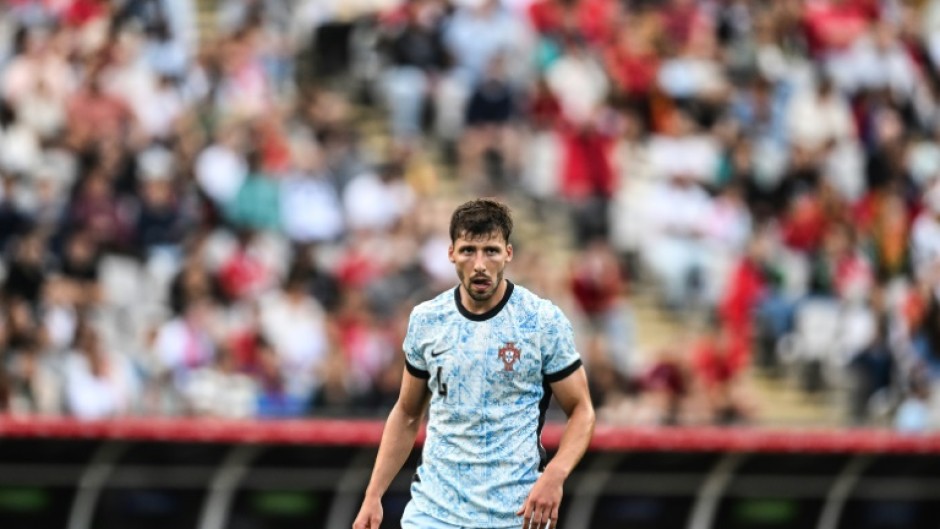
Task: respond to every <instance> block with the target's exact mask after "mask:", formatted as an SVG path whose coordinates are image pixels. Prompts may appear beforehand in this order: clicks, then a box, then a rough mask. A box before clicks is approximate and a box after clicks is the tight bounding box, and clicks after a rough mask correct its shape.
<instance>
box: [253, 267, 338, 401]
mask: <svg viewBox="0 0 940 529" xmlns="http://www.w3.org/2000/svg"><path fill="white" fill-rule="evenodd" d="M309 288H310V286H309V284H308V283H307V281H306V278H305V277H304V276H303V275H301V274H297V273H295V274H292V275H290V276H288V277H287V279H286V280H285V281H284V284H283V286H282V288H281V290H280V291H278V292H272V293H270V294H268V295H267V296H265V297H263V298H262V299H261V302H260V323H261V329H262V333H263V335H264V337H265V338H266V340H267V342H268V343H270V344H271V346H272V347H273V349H274V351H275V352H276V354H277V363H278V365H280V366H281V369H282V370H283V381H284V391H285V392H286V393H287V395H289V396H290V397H292V398H294V399H298V400H300V401H301V402H306V401H308V400H309V399H310V396H311V394H312V392H313V391H314V389H315V388H316V387H317V386H318V385H319V383H320V382H319V380H317V372H318V370H319V368H320V365H321V364H322V363H323V362H324V359H325V357H326V356H327V354H328V351H329V341H328V336H327V330H326V317H325V314H324V312H323V307H321V306H320V304H319V303H317V301H316V300H315V299H313V298H312V297H311V296H310V293H309Z"/></svg>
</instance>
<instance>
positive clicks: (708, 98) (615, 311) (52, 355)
mask: <svg viewBox="0 0 940 529" xmlns="http://www.w3.org/2000/svg"><path fill="white" fill-rule="evenodd" d="M60 4H61V5H60ZM196 4H197V3H196V2H193V1H192V0H164V1H160V2H118V3H108V2H101V1H98V0H88V1H78V2H64V3H62V2H59V3H55V2H53V3H49V2H17V3H14V4H10V5H6V4H5V5H3V6H0V12H2V15H0V65H2V69H0V284H2V296H0V315H2V316H3V317H2V318H0V319H2V320H3V322H2V332H0V344H2V345H0V358H2V369H0V386H2V387H0V406H2V407H3V408H4V409H6V410H12V411H15V412H17V413H47V412H48V413H56V412H63V413H81V414H83V415H86V416H112V415H117V414H123V413H129V412H136V411H140V412H141V413H147V414H163V413H167V414H181V413H199V414H209V415H220V414H227V413H232V414H235V415H239V416H246V415H251V414H254V415H258V416H277V417H284V416H298V415H304V414H353V413H356V414H358V413H370V412H374V411H375V410H377V409H379V408H380V407H383V406H384V407H387V406H389V405H390V402H391V401H392V400H393V398H394V397H393V396H394V393H395V388H396V385H397V384H398V383H399V377H400V372H401V358H400V355H398V354H397V353H396V352H397V351H399V348H400V339H401V333H402V332H403V327H404V325H405V322H404V321H403V320H402V317H401V315H402V314H407V309H408V307H409V306H411V305H412V304H414V303H416V302H419V301H421V300H422V299H426V298H427V297H430V296H431V295H433V294H434V293H435V292H437V291H439V290H442V289H445V288H450V287H451V286H452V284H451V279H449V278H450V277H452V270H450V266H451V264H450V263H448V262H447V261H446V260H442V259H440V258H439V256H440V255H443V253H444V252H442V251H441V248H444V247H446V246H447V245H448V244H449V238H448V236H447V234H446V233H445V232H443V231H441V226H442V224H441V220H440V218H439V213H438V212H437V210H438V209H441V208H442V209H444V210H447V209H448V208H447V207H443V206H446V202H447V201H448V200H451V199H455V198H457V197H456V196H455V195H458V194H461V193H466V192H472V193H477V194H481V193H482V194H491V193H497V194H499V195H501V196H503V197H504V198H505V199H506V200H507V201H509V202H511V203H512V204H513V207H514V208H516V209H518V210H519V213H520V214H519V218H520V219H521V220H520V229H519V230H518V232H519V233H518V238H517V240H516V241H515V242H514V244H517V245H533V246H537V247H538V251H537V252H535V251H530V252H524V253H525V254H526V256H525V257H524V258H523V259H524V260H525V263H524V264H526V266H525V267H522V269H517V272H516V273H522V274H527V275H531V276H532V278H531V279H532V281H528V282H527V283H531V284H532V285H535V286H537V287H538V288H539V289H548V290H557V291H558V292H556V296H552V297H553V298H555V299H559V300H561V303H562V305H563V306H564V308H565V309H566V310H568V309H570V310H573V311H575V312H576V315H580V316H583V318H581V319H580V322H581V323H580V324H583V326H584V329H583V332H582V333H581V334H579V335H583V336H584V340H585V348H586V350H590V351H591V357H592V358H593V359H594V361H593V365H591V366H589V375H590V376H591V379H592V382H593V383H594V386H593V388H592V389H593V391H594V393H595V395H594V396H595V397H596V398H597V401H598V403H603V406H602V408H599V409H603V410H604V412H603V414H602V417H604V418H605V420H609V421H614V422H625V423H629V422H641V423H675V422H682V423H689V422H693V423H694V422H698V421H703V420H705V421H708V422H718V423H728V422H731V423H733V422H736V421H739V420H741V419H744V418H749V417H751V416H752V414H751V413H750V410H751V409H752V408H753V407H756V406H759V405H760V403H752V402H749V401H748V396H746V395H742V393H741V391H742V388H746V386H747V384H748V382H749V381H750V380H751V379H752V378H753V377H754V376H761V374H763V373H765V372H768V371H766V370H770V369H772V371H769V372H770V373H774V374H777V375H786V374H790V373H793V372H797V373H803V374H802V376H803V380H802V382H804V384H803V385H804V386H805V387H807V388H809V387H820V388H822V387H829V388H830V390H833V391H843V394H842V395H841V396H842V397H849V396H850V395H847V394H845V392H846V391H847V390H848V389H849V385H848V384H845V382H846V378H845V377H847V376H849V377H851V376H853V373H860V372H866V373H867V372H869V371H873V372H874V371H878V372H879V373H882V371H880V370H879V369H880V368H879V369H874V370H868V369H867V368H864V366H868V367H871V365H874V364H877V366H880V367H883V363H884V362H887V360H886V358H887V357H884V356H883V355H882V354H881V353H883V352H884V351H882V349H885V348H886V349H889V350H890V351H891V352H892V356H891V358H892V360H891V362H893V365H894V368H893V371H894V375H893V377H894V378H891V381H890V387H891V388H892V391H895V392H897V395H896V396H897V398H899V399H906V400H903V402H904V404H903V405H902V407H901V408H900V409H899V410H898V413H897V414H896V415H895V417H894V420H895V421H896V422H897V423H899V424H900V423H903V424H907V425H909V426H903V427H905V428H908V429H918V428H921V426H922V425H923V424H924V420H922V418H920V416H919V415H918V413H920V412H919V411H918V410H922V411H923V409H922V408H923V407H926V408H928V409H927V411H929V412H930V413H932V411H931V410H932V408H933V407H936V406H934V405H933V404H932V403H930V402H932V401H930V400H927V399H933V400H936V397H937V395H940V393H938V392H937V391H934V390H932V389H931V388H928V387H927V385H926V384H919V383H915V382H914V378H915V375H914V374H913V373H914V371H915V370H916V369H918V368H917V367H916V366H918V365H920V364H924V365H926V366H928V373H929V372H930V371H929V366H930V365H931V363H937V362H934V360H935V359H934V358H933V357H935V356H937V355H935V354H934V351H933V350H934V349H938V350H940V345H937V344H934V343H933V342H937V341H938V340H935V339H934V338H933V335H935V334H937V332H936V329H935V327H937V322H936V317H935V316H936V314H935V313H936V312H937V309H936V301H934V300H935V299H936V295H935V294H936V293H937V292H940V288H938V286H940V265H938V259H940V223H938V215H937V213H938V212H940V190H938V187H937V179H938V176H940V148H938V147H937V141H936V140H937V139H938V137H940V136H938V130H940V128H938V127H937V123H938V122H940V121H938V116H940V90H938V89H937V86H938V83H937V79H938V76H937V72H938V68H937V66H938V64H940V60H938V57H940V52H938V50H940V45H938V42H940V40H938V39H937V37H936V33H937V32H936V31H934V30H935V29H936V28H937V25H938V21H940V8H938V5H940V4H938V2H936V1H933V0H930V1H925V2H913V3H905V2H901V3H899V2H875V1H872V0H813V1H787V2H783V1H781V2H744V1H741V2H738V1H735V2H730V1H729V2H723V1H722V2H701V1H696V0H667V1H659V2H648V1H637V2H621V1H616V0H580V1H577V2H571V1H567V0H535V1H530V0H467V1H460V2H447V1H442V0H406V1H404V2H384V3H381V4H383V5H385V6H388V9H387V10H386V9H385V7H378V4H380V3H376V2H365V3H354V4H355V5H353V4H349V5H347V3H343V2H339V3H336V2H333V3H323V2H317V1H305V2H299V3H297V2H286V1H282V0H273V1H267V0H266V1H264V2H261V1H257V0H236V1H232V2H223V3H220V4H219V6H217V9H216V11H215V13H214V15H215V17H216V19H217V22H218V24H217V25H216V26H217V27H210V28H209V29H210V31H205V32H201V31H200V29H206V28H200V27H198V26H200V25H201V24H199V25H197V24H196V8H197V7H198V6H197V5H196ZM333 4H335V5H333ZM340 4H342V5H340ZM366 5H368V6H369V7H364V6H366ZM210 19H211V17H210ZM311 48H312V49H311ZM347 63H348V64H347ZM364 81H365V82H370V81H375V82H373V83H372V86H375V88H374V90H376V93H372V92H371V91H370V89H369V88H366V89H365V90H364V89H363V85H362V83H363V82H364ZM374 96H379V97H378V98H376V97H374ZM376 102H379V103H380V105H379V106H374V107H373V106H372V105H373V104H374V103H376ZM455 183H456V184H457V186H456V187H455V186H454V184H455ZM529 220H533V221H537V222H532V223H531V224H530V223H529V222H528V221H529ZM445 224H446V222H445ZM522 224H526V226H525V227H523V226H522ZM558 246H561V247H560V248H559V247H558ZM559 258H561V259H562V260H563V261H564V262H570V263H572V266H571V268H570V269H568V268H566V267H562V268H561V269H559V268H558V267H552V266H548V264H549V263H552V262H556V261H557V260H558V259H559ZM448 270H450V271H448ZM627 277H629V280H630V297H629V304H628V302H627V299H628V298H627V295H626V288H625V284H626V281H627ZM650 286H653V287H654V289H653V290H652V291H650V290H649V287H650ZM648 292H652V293H653V294H654V295H653V296H652V298H653V299H654V300H655V301H660V302H662V304H663V305H665V306H667V307H669V308H671V309H673V310H672V312H670V313H669V316H667V318H668V319H667V323H669V324H670V325H672V326H675V325H688V324H691V323H692V322H694V321H697V319H701V318H712V317H717V320H716V324H717V325H716V326H715V328H714V329H709V331H708V332H707V333H705V334H706V336H705V337H704V338H703V340H702V341H701V343H697V344H694V345H693V346H687V344H682V343H670V344H668V345H669V346H668V347H666V348H663V349H661V348H660V347H658V346H657V347H654V348H653V350H652V351H647V350H646V347H645V345H646V344H645V343H643V342H644V341H645V339H646V336H645V334H644V335H643V338H644V340H640V339H639V338H638V337H633V336H632V334H633V332H632V327H631V321H632V320H631V318H632V316H633V315H632V311H631V308H632V307H634V306H640V305H639V304H640V303H646V302H647V300H648V299H649V297H648V296H647V293H648ZM655 301H654V302H655ZM635 304H636V305H635ZM643 309H644V310H637V317H640V318H643V317H649V315H650V313H649V311H647V310H645V307H644V308H643ZM653 315H654V316H653V317H657V318H658V317H659V315H657V314H655V313H653ZM676 315H681V316H683V318H682V319H679V320H677V318H676V317H675V316H676ZM876 315H877V318H885V319H887V320H888V321H890V322H891V326H890V329H889V332H888V334H887V336H886V337H885V336H881V337H877V338H876V337H875V334H876V333H875V321H876ZM91 316H94V322H95V323H94V327H95V329H96V331H97V332H98V333H99V335H98V336H97V337H96V338H94V340H93V339H91V338H88V337H87V336H86V335H87V331H85V330H84V328H85V327H86V326H89V325H90V324H88V323H86V320H87V319H88V318H89V317H91ZM575 322H576V323H577V322H578V318H575ZM640 324H641V325H642V327H641V328H640V330H641V331H643V332H644V333H645V332H646V330H647V327H646V322H645V321H642V322H640ZM656 328H658V325H651V326H649V329H656ZM669 328H670V329H671V328H672V327H669ZM655 332H671V331H655ZM665 338H666V339H668V340H673V341H675V338H674V337H671V336H666V337H665ZM73 341H74V342H76V343H77V344H78V342H81V343H80V344H78V345H76V350H75V351H73V352H72V353H70V354H69V355H68V358H69V359H65V358H64V357H63V355H66V353H67V351H68V349H69V348H71V347H72V342H73ZM95 341H97V342H96V343H93V342H95ZM938 343H940V342H938ZM116 345H118V347H116ZM661 350H668V351H670V352H668V353H666V352H664V353H662V354H660V353H658V352H657V351H661ZM860 351H864V352H863V353H860ZM102 352H104V353H102ZM752 352H753V354H752ZM105 353H107V354H105ZM112 353H113V354H112ZM778 353H779V354H778ZM875 353H878V354H875ZM856 355H858V356H857V357H856V358H857V362H855V363H850V362H849V360H850V358H852V357H855V356H856ZM879 355H881V356H879ZM111 357H116V359H115V360H112V358H111ZM121 359H123V361H122V360H121ZM752 359H753V361H752ZM873 359H875V360H877V361H875V360H873ZM883 361H884V362H883ZM586 363H587V362H586ZM790 363H795V364H797V365H796V367H797V369H795V370H794V369H791V368H792V367H794V366H791V365H789V364H790ZM124 364H132V365H133V366H134V369H135V375H134V377H133V378H134V379H135V380H137V379H138V378H139V388H138V387H137V385H138V383H134V382H129V383H128V384H127V385H126V387H125V388H124V389H122V386H121V384H123V382H121V383H118V382H115V381H114V380H112V379H110V378H108V377H109V376H110V375H108V373H109V372H111V371H113V370H112V369H111V368H108V367H106V366H108V365H114V366H118V367H116V368H114V369H115V370H116V372H121V371H122V369H123V368H121V367H120V366H121V365H124ZM850 366H851V367H850ZM752 368H756V369H752ZM807 370H810V371H812V370H815V371H816V373H815V375H813V376H807V375H806V373H805V371H807ZM66 372H69V373H71V374H70V375H69V376H65V374H66ZM755 374H756V375H755ZM882 374H883V373H882ZM814 378H815V379H816V382H818V384H816V383H813V384H809V383H808V382H807V380H812V379H814ZM875 378H877V379H878V380H879V381H880V382H878V384H875V385H876V386H879V387H880V386H883V385H884V384H883V383H884V381H885V379H884V377H880V376H879V377H875ZM865 380H868V379H867V378H866V379H865ZM872 380H874V379H872ZM822 382H830V384H823V383H822ZM230 383H231V384H234V385H237V386H239V387H240V388H241V389H240V390H239V391H238V392H237V393H238V395H235V394H234V393H233V394H232V395H222V394H221V393H224V392H221V391H220V390H219V388H223V387H226V385H227V384H230ZM869 386H870V384H868V383H866V384H860V385H856V386H855V388H854V389H856V390H857V391H856V394H855V397H857V404H858V403H860V402H862V401H866V402H869V401H871V399H870V398H869V397H870V395H869V393H870V390H871V387H869ZM73 387H87V388H89V390H88V402H85V401H81V397H82V396H81V395H72V394H71V393H70V391H72V390H71V389H70V388H73ZM126 388H131V389H129V390H128V389H126ZM251 388H254V389H251ZM839 388H841V389H839ZM902 390H903V391H902ZM700 394H701V395H704V397H703V398H698V397H699V395H700ZM56 395H58V396H56ZM202 395H207V396H208V397H206V398H205V399H204V398H203V397H202ZM73 397H74V398H77V399H79V400H78V401H76V402H78V403H77V404H74V405H73V406H74V409H71V408H69V407H68V406H67V405H66V404H68V403H69V401H70V399H71V398H73ZM229 397H233V399H234V400H232V401H228V400H227V399H228V398H229ZM236 397H237V398H236ZM875 400H876V401H877V399H875ZM893 403H894V401H890V402H887V403H883V404H885V406H890V405H892V404H893ZM928 403H930V404H928ZM698 404H704V405H705V406H704V408H705V409H704V410H698V409H697V408H696V405H698ZM880 406H881V405H880V404H879V407H878V409H877V410H876V411H877V413H876V414H874V415H871V414H870V415H869V418H871V417H874V416H875V415H877V418H878V419H880V418H882V417H883V416H884V413H887V412H888V411H889V409H888V408H887V407H880ZM919 406H920V407H919ZM905 410H907V411H905ZM856 412H857V415H858V417H857V419H858V420H860V421H861V420H865V417H863V416H864V414H865V411H864V409H863V407H862V406H861V405H860V404H859V405H858V406H856ZM703 417H704V418H703ZM931 421H933V419H927V423H928V424H930V423H931ZM875 422H877V421H875Z"/></svg>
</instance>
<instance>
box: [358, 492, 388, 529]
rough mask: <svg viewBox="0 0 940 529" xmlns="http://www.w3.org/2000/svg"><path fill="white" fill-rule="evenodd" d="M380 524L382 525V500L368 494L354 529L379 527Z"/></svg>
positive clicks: (374, 528)
mask: <svg viewBox="0 0 940 529" xmlns="http://www.w3.org/2000/svg"><path fill="white" fill-rule="evenodd" d="M380 525H382V500H381V498H369V497H368V496H366V499H365V500H363V501H362V507H361V508H360V509H359V515H358V516H356V521H355V522H353V526H352V529H379V526H380Z"/></svg>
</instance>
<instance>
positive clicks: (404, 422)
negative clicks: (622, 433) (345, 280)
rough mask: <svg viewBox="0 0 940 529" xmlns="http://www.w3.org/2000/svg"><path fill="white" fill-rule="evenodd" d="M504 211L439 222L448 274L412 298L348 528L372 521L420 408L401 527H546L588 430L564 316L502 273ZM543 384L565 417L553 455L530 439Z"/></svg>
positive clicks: (482, 207)
mask: <svg viewBox="0 0 940 529" xmlns="http://www.w3.org/2000/svg"><path fill="white" fill-rule="evenodd" d="M512 225H513V222H512V216H511V215H510V212H509V209H508V208H507V207H506V206H505V205H503V204H501V203H499V202H496V201H493V200H488V199H479V200H473V201H470V202H467V203H465V204H463V205H461V206H459V207H458V208H457V209H456V210H455V211H454V213H453V215H452V217H451V221H450V237H451V245H450V247H449V248H448V256H449V258H450V260H451V262H453V263H454V267H455V268H456V271H457V277H458V279H459V284H458V285H457V287H456V288H454V289H452V290H448V291H446V292H444V293H443V294H441V295H439V296H437V297H436V298H434V299H432V300H430V301H427V302H425V303H422V304H420V305H418V306H417V307H415V309H414V311H413V312H412V314H411V319H410V321H409V324H408V333H407V335H406V337H405V342H404V350H405V359H406V363H405V371H404V374H403V376H402V385H401V392H400V394H399V397H398V402H397V403H396V404H395V406H394V407H393V408H392V411H391V413H390V414H389V417H388V421H387V422H386V425H385V431H384V433H383V434H382V441H381V444H380V446H379V452H378V456H377V458H376V461H375V467H374V469H373V471H372V478H371V479H370V481H369V486H368V488H367V489H366V495H365V499H364V500H363V504H362V508H361V509H360V511H359V515H358V516H357V517H356V521H355V522H354V523H353V529H379V526H380V524H381V523H382V502H381V499H382V495H383V494H384V493H385V491H386V490H387V489H388V486H389V484H390V483H391V481H392V479H393V478H394V477H395V475H396V474H397V473H398V471H399V470H400V469H401V467H402V465H403V464H404V463H405V461H406V459H407V457H408V455H409V453H410V452H411V449H412V447H413V446H414V442H415V438H416V437H417V435H418V430H419V427H420V425H421V422H422V420H423V418H424V413H425V410H429V420H428V427H427V438H426V440H425V445H424V449H423V452H422V462H421V464H420V466H419V467H418V471H417V473H416V475H415V478H414V481H413V483H412V485H411V501H410V502H409V503H408V505H407V507H406V508H405V513H404V515H403V517H402V523H401V526H402V528H403V529H464V528H468V529H469V528H472V529H483V528H503V527H507V528H508V527H513V528H518V527H522V528H524V529H535V528H536V527H539V528H541V527H546V526H548V527H551V528H554V527H555V525H556V523H557V520H558V507H559V504H560V503H561V497H562V486H563V484H564V481H565V479H566V478H567V477H568V475H569V474H570V473H571V471H572V469H573V468H574V466H575V465H576V464H577V463H578V461H579V460H580V459H581V456H582V455H584V451H585V450H586V449H587V446H588V443H589V441H590V439H591V435H592V433H593V431H594V408H593V406H592V405H591V401H590V397H589V396H588V387H587V377H586V376H585V373H584V368H583V367H582V366H581V360H580V357H579V355H578V352H577V351H576V349H575V346H574V339H573V335H572V330H571V324H570V323H569V322H568V320H567V318H565V316H564V315H563V314H562V312H561V311H560V310H559V309H558V307H556V306H555V305H554V304H552V303H551V302H549V301H546V300H544V299H541V298H539V297H537V296H536V295H535V294H533V293H532V292H530V291H528V290H526V289H525V288H523V287H521V286H519V285H514V284H512V283H511V282H510V281H509V280H507V279H505V278H504V277H503V271H504V269H505V267H506V265H507V264H508V263H509V262H510V261H512V254H513V248H512V245H511V244H509V236H510V234H511V232H512ZM552 394H554V395H555V398H556V399H557V401H558V403H559V404H560V405H561V408H562V409H563V410H564V412H565V414H566V415H567V417H568V422H567V425H566V427H565V430H564V433H563V435H562V438H561V443H560V445H559V447H558V451H557V453H556V455H555V456H554V457H553V458H552V460H551V462H549V461H547V458H546V453H545V449H544V448H543V447H542V445H541V442H540V438H539V437H540V433H541V430H542V425H543V424H544V422H545V411H546V409H547V408H548V404H549V400H550V399H551V396H552Z"/></svg>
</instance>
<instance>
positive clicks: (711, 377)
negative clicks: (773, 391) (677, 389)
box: [690, 328, 753, 425]
mask: <svg viewBox="0 0 940 529" xmlns="http://www.w3.org/2000/svg"><path fill="white" fill-rule="evenodd" d="M735 338H736V337H734V336H731V335H729V334H728V333H727V332H725V331H722V330H720V329H714V328H710V329H709V330H708V331H706V332H705V333H704V334H703V336H702V337H701V338H700V339H699V340H697V341H696V342H695V343H694V344H693V345H692V349H691V351H690V356H691V360H692V367H693V373H694V376H695V381H696V384H698V385H699V386H700V387H701V391H702V396H703V397H704V402H703V404H704V406H705V414H706V417H707V420H708V421H709V422H711V423H713V424H719V425H721V424H735V423H739V422H745V421H747V420H748V419H749V417H750V415H751V413H752V411H753V410H752V409H751V408H752V406H753V403H751V402H748V400H747V398H746V396H745V395H744V394H743V392H742V374H743V371H744V370H745V368H746V367H747V357H748V347H749V344H747V343H741V342H740V341H739V340H737V339H735Z"/></svg>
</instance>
